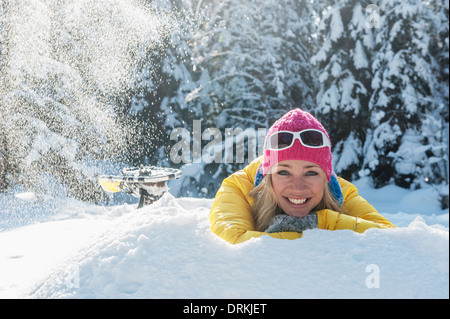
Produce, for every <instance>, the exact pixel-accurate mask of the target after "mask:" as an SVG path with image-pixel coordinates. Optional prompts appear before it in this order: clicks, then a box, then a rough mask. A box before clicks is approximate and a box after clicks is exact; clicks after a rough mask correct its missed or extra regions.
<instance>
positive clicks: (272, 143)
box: [266, 129, 331, 151]
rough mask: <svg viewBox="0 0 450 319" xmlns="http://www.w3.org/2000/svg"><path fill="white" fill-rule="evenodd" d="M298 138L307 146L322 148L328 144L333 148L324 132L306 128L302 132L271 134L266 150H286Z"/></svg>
mask: <svg viewBox="0 0 450 319" xmlns="http://www.w3.org/2000/svg"><path fill="white" fill-rule="evenodd" d="M296 139H299V140H300V143H302V145H303V146H305V147H309V148H321V147H326V146H328V147H329V148H330V149H331V143H330V141H329V140H328V137H327V136H326V135H325V133H324V132H322V131H319V130H315V129H306V130H303V131H300V132H290V131H278V132H275V133H272V134H270V135H269V136H268V137H267V140H266V150H270V151H281V150H285V149H287V148H289V147H291V146H292V145H294V142H295V140H296Z"/></svg>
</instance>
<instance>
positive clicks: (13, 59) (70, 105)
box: [0, 0, 163, 200]
mask: <svg viewBox="0 0 450 319" xmlns="http://www.w3.org/2000/svg"><path fill="white" fill-rule="evenodd" d="M151 18H154V17H153V16H152V15H151V14H150V11H149V10H147V9H145V8H143V7H137V6H135V5H134V4H130V3H128V2H127V1H121V0H111V1H110V2H109V3H108V5H107V6H105V4H104V2H103V1H91V0H89V1H88V0H86V1H77V2H76V3H75V2H70V1H69V2H64V1H57V2H55V1H51V0H38V1H31V2H30V1H20V0H19V1H16V0H14V1H2V20H1V22H0V24H1V25H2V30H7V32H2V43H3V45H4V48H2V51H1V54H2V56H1V58H0V59H1V61H2V62H1V66H2V70H1V71H2V82H1V87H0V89H1V92H0V110H1V114H2V125H3V132H5V133H4V135H3V136H4V137H5V138H6V150H4V149H3V148H2V152H3V151H6V160H7V174H6V177H7V178H8V180H9V181H10V182H11V183H12V184H16V185H22V186H24V187H25V188H26V189H30V190H35V191H37V192H38V193H40V194H42V193H51V192H53V191H55V189H54V188H52V189H49V185H51V183H49V180H51V181H54V182H57V183H58V184H62V185H64V186H65V187H66V191H68V193H69V194H71V195H73V196H75V197H78V198H80V199H83V200H101V199H103V198H104V194H103V191H102V190H101V188H100V187H99V185H98V183H97V181H96V179H95V174H96V173H97V174H98V173H99V172H96V171H95V169H94V170H93V167H92V165H91V164H92V161H96V160H101V159H112V158H114V157H115V156H121V155H122V154H121V150H123V147H122V146H123V143H122V142H123V140H124V139H123V134H122V133H123V131H124V130H123V127H122V126H121V123H120V122H118V121H117V117H116V110H115V107H119V105H118V97H120V96H121V94H125V93H126V91H127V89H128V88H129V87H130V85H131V83H132V79H133V77H134V75H133V72H134V70H135V67H136V62H137V61H139V59H141V58H142V53H145V52H146V50H147V48H148V47H149V46H150V45H152V44H154V43H155V42H156V41H157V40H158V39H157V35H158V34H159V30H158V27H159V26H160V25H158V24H157V22H158V20H157V19H151ZM161 27H163V26H161ZM143 30H144V31H143ZM154 41H155V42H154ZM2 134H3V133H2ZM94 166H95V165H94Z"/></svg>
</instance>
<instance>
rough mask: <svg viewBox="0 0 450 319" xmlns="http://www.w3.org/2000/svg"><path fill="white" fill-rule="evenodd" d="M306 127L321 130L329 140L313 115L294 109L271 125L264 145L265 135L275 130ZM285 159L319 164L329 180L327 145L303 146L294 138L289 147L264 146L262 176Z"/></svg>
mask: <svg viewBox="0 0 450 319" xmlns="http://www.w3.org/2000/svg"><path fill="white" fill-rule="evenodd" d="M306 129H316V130H319V131H322V132H323V133H325V135H326V136H327V138H328V140H330V138H329V136H328V133H327V131H326V130H325V129H324V127H323V126H322V124H320V122H319V121H318V120H317V119H316V118H315V117H314V116H312V115H311V114H310V113H308V112H305V111H302V110H301V109H294V110H291V111H289V112H288V113H286V114H285V115H283V116H282V117H281V118H280V119H278V120H277V121H276V122H275V123H274V124H273V125H272V127H271V128H270V129H269V132H268V133H267V135H266V141H265V143H264V145H266V142H267V137H268V136H270V135H271V134H273V133H275V132H278V131H290V132H299V131H302V130H306ZM330 144H331V142H330ZM286 160H305V161H309V162H313V163H316V164H317V165H320V167H321V168H322V169H323V171H324V172H325V175H326V176H327V179H328V182H329V181H330V178H331V174H332V171H333V168H332V164H331V150H330V148H329V147H320V148H310V147H306V146H303V145H302V144H301V143H300V141H299V140H295V141H294V144H293V145H292V146H291V147H289V148H287V149H284V150H280V151H274V150H267V149H266V148H264V162H263V165H262V166H263V174H264V176H265V175H266V174H267V173H268V172H269V169H270V168H271V167H272V166H273V165H274V164H276V163H278V162H281V161H286Z"/></svg>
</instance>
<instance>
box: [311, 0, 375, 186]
mask: <svg viewBox="0 0 450 319" xmlns="http://www.w3.org/2000/svg"><path fill="white" fill-rule="evenodd" d="M365 8H366V7H365V5H364V3H361V2H360V1H354V0H342V1H337V2H336V3H334V4H333V5H332V6H330V7H328V8H326V10H325V11H324V14H323V16H321V19H320V24H319V41H320V46H319V49H318V51H317V53H316V54H315V55H314V56H313V57H312V59H311V62H312V63H313V64H314V65H316V66H317V69H318V71H317V72H318V78H319V81H320V91H319V93H318V95H317V105H316V108H315V109H314V113H315V115H316V116H317V117H318V118H319V119H320V120H321V121H322V122H323V123H324V125H325V127H326V128H327V129H328V130H329V132H330V137H331V139H332V143H333V159H334V165H333V167H334V170H335V171H336V173H338V174H339V175H341V176H343V177H344V178H348V179H354V178H357V177H358V171H359V170H360V169H361V164H362V162H363V157H364V154H363V149H362V146H363V144H364V142H365V139H366V129H367V128H368V127H369V116H368V102H369V98H370V93H371V89H370V79H371V77H372V74H371V69H370V67H371V53H372V51H373V34H372V29H371V28H368V27H367V26H366V14H365V12H364V11H365Z"/></svg>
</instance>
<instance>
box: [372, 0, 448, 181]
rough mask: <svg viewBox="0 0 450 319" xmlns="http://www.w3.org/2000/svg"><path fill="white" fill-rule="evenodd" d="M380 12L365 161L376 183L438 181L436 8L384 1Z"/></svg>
mask: <svg viewBox="0 0 450 319" xmlns="http://www.w3.org/2000/svg"><path fill="white" fill-rule="evenodd" d="M379 14H380V20H379V26H380V28H379V29H375V32H376V46H375V52H376V53H375V54H374V59H373V64H372V68H373V69H372V71H373V74H374V79H373V81H372V88H373V93H372V97H371V101H370V103H369V107H370V112H371V132H370V135H371V139H370V140H368V141H367V142H366V145H365V149H366V158H365V166H366V167H367V168H368V169H369V170H370V172H371V173H370V174H371V176H372V179H373V181H374V184H375V186H383V185H385V184H387V183H390V182H395V183H396V184H397V185H400V186H403V187H420V185H422V183H425V182H427V183H433V184H436V183H437V184H439V183H441V182H442V181H443V178H444V172H443V165H442V150H443V149H446V147H447V146H446V145H445V142H446V141H445V139H444V138H443V124H444V123H443V121H442V108H443V105H442V103H440V102H439V99H437V96H436V94H439V88H440V87H441V86H440V84H439V81H438V78H439V74H436V73H435V70H436V65H437V61H436V60H435V57H434V56H433V55H432V54H431V53H430V52H431V51H430V49H431V47H430V46H431V45H433V42H432V41H431V37H432V36H433V33H434V32H435V31H436V30H433V27H432V26H433V23H432V22H433V21H434V19H435V17H436V13H435V12H433V10H432V8H431V7H430V6H429V3H428V2H424V1H392V0H386V1H381V2H380V3H379ZM447 39H448V34H447ZM447 41H448V40H447ZM447 91H448V85H447ZM444 166H445V165H444Z"/></svg>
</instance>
